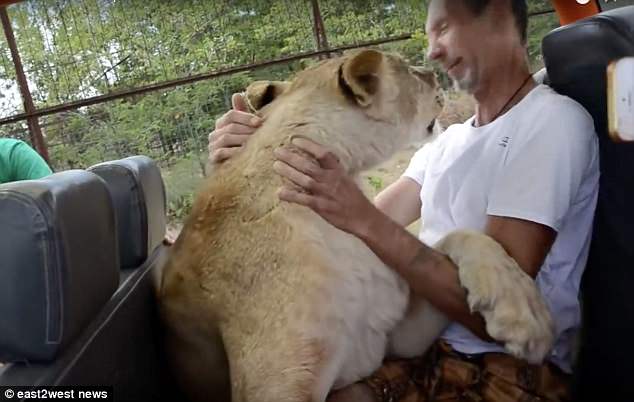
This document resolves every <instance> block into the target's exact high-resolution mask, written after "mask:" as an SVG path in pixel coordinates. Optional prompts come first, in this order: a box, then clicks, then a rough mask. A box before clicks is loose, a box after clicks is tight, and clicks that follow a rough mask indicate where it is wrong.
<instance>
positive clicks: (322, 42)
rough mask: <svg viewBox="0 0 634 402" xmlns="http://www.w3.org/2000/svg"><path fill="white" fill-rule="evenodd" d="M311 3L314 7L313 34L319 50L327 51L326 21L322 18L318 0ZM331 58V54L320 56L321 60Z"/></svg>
mask: <svg viewBox="0 0 634 402" xmlns="http://www.w3.org/2000/svg"><path fill="white" fill-rule="evenodd" d="M310 3H311V5H312V6H313V34H314V35H315V42H316V43H317V50H327V49H328V38H326V28H324V20H323V19H322V18H321V11H320V10H319V2H318V0H310ZM329 57H330V53H325V54H323V55H320V56H319V60H322V59H324V58H329Z"/></svg>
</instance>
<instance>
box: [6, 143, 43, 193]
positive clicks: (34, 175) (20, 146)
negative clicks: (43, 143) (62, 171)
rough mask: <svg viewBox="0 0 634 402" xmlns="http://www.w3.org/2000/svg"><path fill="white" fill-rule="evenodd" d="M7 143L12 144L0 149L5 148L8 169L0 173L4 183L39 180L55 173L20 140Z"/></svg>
mask: <svg viewBox="0 0 634 402" xmlns="http://www.w3.org/2000/svg"><path fill="white" fill-rule="evenodd" d="M5 141H11V143H8V144H4V145H5V146H3V147H0V148H4V149H3V151H4V152H3V153H4V155H2V157H3V159H4V162H5V163H4V164H3V165H4V168H5V169H6V171H5V172H0V173H2V174H0V177H2V178H3V180H2V181H4V182H10V181H18V180H31V179H39V178H41V177H44V176H48V175H49V174H51V173H53V172H52V171H51V168H50V167H49V166H48V164H47V163H46V161H45V160H44V159H43V158H42V157H41V156H40V155H39V154H38V153H37V152H36V151H35V150H34V149H33V148H31V147H30V146H29V145H28V144H26V143H25V142H23V141H19V140H8V139H7V140H5ZM7 145H8V146H7ZM0 182H1V181H0Z"/></svg>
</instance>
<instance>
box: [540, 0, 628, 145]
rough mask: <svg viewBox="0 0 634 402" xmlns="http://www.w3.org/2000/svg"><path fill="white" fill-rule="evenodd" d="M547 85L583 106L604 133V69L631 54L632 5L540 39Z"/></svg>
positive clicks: (602, 14) (604, 13) (565, 27)
mask: <svg viewBox="0 0 634 402" xmlns="http://www.w3.org/2000/svg"><path fill="white" fill-rule="evenodd" d="M542 53H543V56H544V63H545V65H546V69H547V71H548V79H549V85H550V86H551V87H552V88H553V89H554V90H555V91H557V92H559V93H561V94H563V95H566V96H569V97H570V98H572V99H574V100H576V101H577V102H579V103H580V104H581V105H583V106H584V107H585V108H586V109H587V110H588V112H589V113H590V114H591V115H592V117H593V118H594V124H595V129H596V131H597V133H598V134H599V135H601V136H603V135H605V133H607V103H606V81H607V80H606V69H607V66H608V64H609V63H610V62H611V61H612V60H616V59H620V58H622V57H626V56H633V55H634V6H628V7H622V8H617V9H614V10H611V11H606V12H603V13H600V14H597V15H594V16H592V17H589V18H586V19H583V20H579V21H577V22H575V23H572V24H570V25H566V26H563V27H560V28H557V29H555V30H553V31H552V32H551V33H549V34H548V35H546V36H545V37H544V39H543V41H542Z"/></svg>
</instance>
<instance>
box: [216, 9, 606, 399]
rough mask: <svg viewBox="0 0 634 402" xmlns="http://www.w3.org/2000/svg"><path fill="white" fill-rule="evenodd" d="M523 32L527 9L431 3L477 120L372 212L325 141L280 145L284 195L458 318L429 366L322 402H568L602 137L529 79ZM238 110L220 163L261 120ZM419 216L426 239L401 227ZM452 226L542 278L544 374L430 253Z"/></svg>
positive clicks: (441, 59) (435, 41)
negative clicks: (549, 317) (546, 333)
mask: <svg viewBox="0 0 634 402" xmlns="http://www.w3.org/2000/svg"><path fill="white" fill-rule="evenodd" d="M526 25H527V10H526V3H525V1H524V0H459V1H458V0H432V1H431V4H430V6H429V10H428V18H427V22H426V30H427V35H428V39H429V46H430V48H429V54H428V56H429V58H430V59H431V60H433V61H435V62H437V63H439V64H440V65H441V66H442V67H443V68H444V69H445V70H446V71H447V73H448V74H449V76H450V77H451V78H452V79H453V80H454V82H455V84H456V85H457V86H458V87H460V88H461V89H463V90H465V91H467V92H468V93H470V94H472V95H473V96H474V98H475V100H476V102H477V107H476V114H475V116H473V117H472V118H471V119H469V120H467V121H466V122H465V123H463V124H459V125H453V126H451V127H449V128H448V129H447V130H446V132H445V133H443V134H442V135H441V136H440V137H439V139H438V140H437V141H435V142H434V143H431V144H429V145H427V146H425V147H423V148H422V149H421V150H419V151H418V152H417V153H416V155H415V156H414V157H413V158H412V160H411V162H410V165H409V167H408V169H407V170H406V171H405V173H404V175H403V176H402V177H401V178H400V179H399V180H397V181H396V182H395V183H394V184H392V185H391V186H389V187H388V188H387V189H385V190H384V191H383V192H382V193H381V194H379V196H377V198H376V200H375V203H374V205H372V204H371V203H370V202H369V201H368V200H367V199H366V198H365V197H364V196H363V194H362V193H361V191H360V190H359V189H358V187H357V186H356V185H355V184H354V183H353V181H352V180H351V179H350V178H349V177H347V176H346V175H345V172H343V169H342V167H341V166H340V165H339V163H338V161H337V159H336V157H335V156H334V155H333V154H331V153H330V152H329V151H328V149H327V148H325V147H324V146H322V145H319V144H315V143H312V142H309V141H306V140H301V139H297V140H295V141H294V144H295V145H296V146H298V147H300V148H303V149H304V150H306V151H307V152H308V153H309V154H311V155H313V156H314V159H315V160H316V161H317V162H318V163H319V166H315V162H313V161H311V160H309V159H308V158H305V157H303V156H301V155H298V154H296V153H292V152H289V151H287V150H285V149H278V150H276V158H277V159H278V161H277V162H276V163H275V169H276V171H277V172H278V173H279V174H281V175H283V176H285V177H286V178H288V179H290V180H291V181H293V182H294V183H296V184H298V185H299V186H301V187H304V188H305V189H306V190H308V192H307V193H306V192H299V191H297V190H295V189H292V188H282V189H281V190H280V192H279V196H280V198H281V199H282V200H285V201H288V202H294V203H298V204H301V205H305V206H307V207H309V208H311V209H313V210H314V211H315V212H317V213H318V214H320V215H321V216H322V217H323V218H324V219H326V220H328V221H329V222H330V223H332V224H333V225H335V226H337V227H339V228H340V229H342V230H345V231H347V232H349V233H351V234H354V235H356V236H358V237H359V238H360V239H362V240H363V241H364V242H365V243H366V244H367V245H368V246H369V247H370V248H371V249H372V250H373V251H374V252H375V253H376V254H377V255H378V256H379V257H380V258H381V259H382V260H383V261H384V262H385V263H386V264H387V265H388V266H389V267H391V268H392V269H394V270H395V271H397V272H398V273H399V274H400V275H401V276H402V277H403V278H404V279H405V280H407V282H408V283H409V285H410V287H411V289H412V291H413V292H416V293H418V294H419V295H420V296H422V297H424V298H426V299H427V300H429V301H430V302H431V303H432V304H434V305H435V306H436V307H437V308H438V309H439V310H441V311H442V312H444V313H445V314H446V315H447V316H448V317H450V318H451V319H452V321H454V324H452V325H451V326H450V327H449V328H448V329H447V330H446V332H445V333H444V334H443V335H442V337H441V340H440V341H439V342H438V343H437V344H435V345H434V346H433V347H432V348H431V351H429V352H428V353H427V354H426V355H425V356H424V357H421V358H420V359H413V360H409V361H388V362H386V363H385V364H384V366H383V367H382V368H381V369H379V370H378V371H377V372H376V373H375V374H374V375H373V376H372V377H371V378H369V379H367V380H366V381H364V382H362V383H359V384H356V385H353V386H351V387H349V388H347V389H344V390H342V391H340V392H337V393H334V394H333V395H331V397H330V399H329V401H333V402H334V401H366V400H367V401H388V400H394V401H397V400H400V401H429V400H442V401H458V400H484V401H520V400H534V399H533V398H541V399H539V400H553V401H560V400H568V398H569V390H568V387H567V382H568V375H569V373H570V372H571V369H572V363H573V362H572V357H571V354H572V340H573V337H574V335H575V333H576V331H577V328H578V326H579V320H580V313H579V302H578V289H579V281H580V278H581V274H582V272H583V269H584V266H585V262H586V259H587V253H588V245H589V240H590V231H591V225H592V217H593V212H594V207H595V204H596V198H597V190H598V175H599V167H598V150H597V140H596V136H595V135H594V127H593V122H592V118H591V117H590V115H589V114H588V113H587V112H586V111H585V110H584V109H583V108H582V107H581V106H580V105H579V104H577V103H576V102H574V101H573V100H571V99H569V98H566V97H563V96H560V95H558V94H556V93H555V92H554V91H552V90H551V89H550V88H548V87H546V86H544V85H538V84H537V83H535V82H534V81H533V79H532V77H531V75H530V73H529V67H528V63H527V57H526V48H525V43H526ZM233 101H234V110H233V111H230V112H228V113H227V114H225V115H224V116H223V117H222V118H221V119H219V120H218V122H217V124H216V131H214V132H213V133H212V134H211V135H210V151H211V158H212V160H213V161H214V162H221V161H222V160H225V159H226V158H228V157H231V156H232V155H233V154H235V153H236V152H239V150H240V148H239V146H240V145H241V144H243V143H244V142H245V141H246V140H247V139H248V136H249V134H250V133H252V132H253V130H254V129H255V128H256V127H257V126H258V125H259V124H260V123H261V122H260V121H259V120H258V119H257V118H254V117H253V116H251V115H248V114H247V113H244V112H242V111H240V110H245V109H244V108H243V106H244V105H243V104H242V100H241V99H240V98H239V97H237V96H234V98H233ZM422 129H424V128H423V127H421V130H422ZM419 217H420V218H421V219H422V222H423V224H422V227H421V231H420V234H419V239H420V240H419V239H417V238H415V237H414V236H411V235H410V234H409V233H408V232H407V230H405V229H404V226H407V225H408V224H410V223H411V222H413V221H414V220H416V219H417V218H419ZM456 229H473V230H479V231H482V232H484V233H486V234H488V235H489V236H491V237H492V238H494V239H495V240H496V241H497V242H499V243H500V244H501V245H502V246H503V247H504V248H505V250H506V251H507V252H508V253H509V255H511V256H512V257H513V258H514V259H515V260H516V261H517V262H518V264H519V265H520V267H521V268H522V269H523V270H525V271H526V272H527V273H528V274H529V275H531V276H532V277H533V278H536V282H537V284H538V286H539V289H540V291H541V293H542V295H543V296H544V298H545V299H546V301H547V303H548V305H549V307H550V309H551V312H552V314H553V318H554V320H555V323H556V343H555V346H554V348H553V351H552V354H551V355H550V357H549V359H548V361H546V362H544V363H543V365H541V366H530V365H528V364H526V363H525V362H522V361H520V360H518V359H515V358H513V357H512V356H510V355H508V354H506V353H505V352H504V349H503V348H502V347H500V345H498V344H496V343H495V341H494V340H492V339H491V338H490V337H489V336H488V334H487V332H486V327H485V323H484V320H483V318H482V317H481V316H480V315H479V314H472V313H471V312H470V311H469V308H468V306H467V302H466V295H465V292H464V290H463V289H462V288H461V287H460V284H459V281H458V277H457V270H456V267H455V266H454V265H453V263H452V262H451V261H449V260H448V259H447V258H446V257H444V256H443V255H441V254H439V253H437V252H435V251H434V250H433V249H431V248H430V247H428V245H431V244H434V243H435V242H436V241H438V240H440V239H441V238H442V237H443V236H444V235H446V234H448V233H449V232H451V231H453V230H456Z"/></svg>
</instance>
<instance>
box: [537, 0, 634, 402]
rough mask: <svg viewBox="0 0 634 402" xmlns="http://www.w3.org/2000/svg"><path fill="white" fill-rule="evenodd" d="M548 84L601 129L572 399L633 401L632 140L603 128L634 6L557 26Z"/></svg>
mask: <svg viewBox="0 0 634 402" xmlns="http://www.w3.org/2000/svg"><path fill="white" fill-rule="evenodd" d="M542 51H543V55H544V62H545V64H546V69H547V71H548V78H549V83H550V85H551V86H552V87H553V88H554V89H555V90H556V91H558V92H559V93H562V94H564V95H567V96H569V97H571V98H573V99H575V100H576V101H578V102H579V103H581V104H582V105H583V106H584V107H585V108H586V109H587V110H588V111H589V112H590V114H592V117H593V118H594V123H595V128H596V131H597V135H598V136H599V148H600V166H601V178H600V184H599V197H598V202H597V209H596V214H595V221H594V229H593V236H592V244H591V248H590V256H589V260H588V265H587V267H586V270H585V273H584V276H583V278H582V284H581V289H582V290H581V292H582V308H583V329H582V333H581V334H582V337H581V346H580V349H579V357H578V362H577V365H576V369H575V395H576V399H577V400H589V401H599V400H606V401H607V400H610V401H634V391H633V390H634V387H632V386H631V384H630V382H631V380H630V378H629V376H630V375H631V373H634V352H633V351H632V348H631V342H632V339H634V302H632V299H631V296H630V294H631V292H632V289H634V143H614V142H613V141H612V140H611V139H610V138H609V136H608V130H607V103H606V93H607V88H606V68H607V65H608V64H609V63H610V62H611V61H612V60H616V59H619V58H622V57H626V56H634V6H630V7H623V8H618V9H615V10H611V11H608V12H604V13H601V14H598V15H595V16H593V17H590V18H587V19H584V20H580V21H577V22H575V23H573V24H570V25H567V26H563V27H560V28H558V29H556V30H554V31H553V32H551V33H550V34H549V35H547V36H546V37H545V38H544V40H543V43H542Z"/></svg>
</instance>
